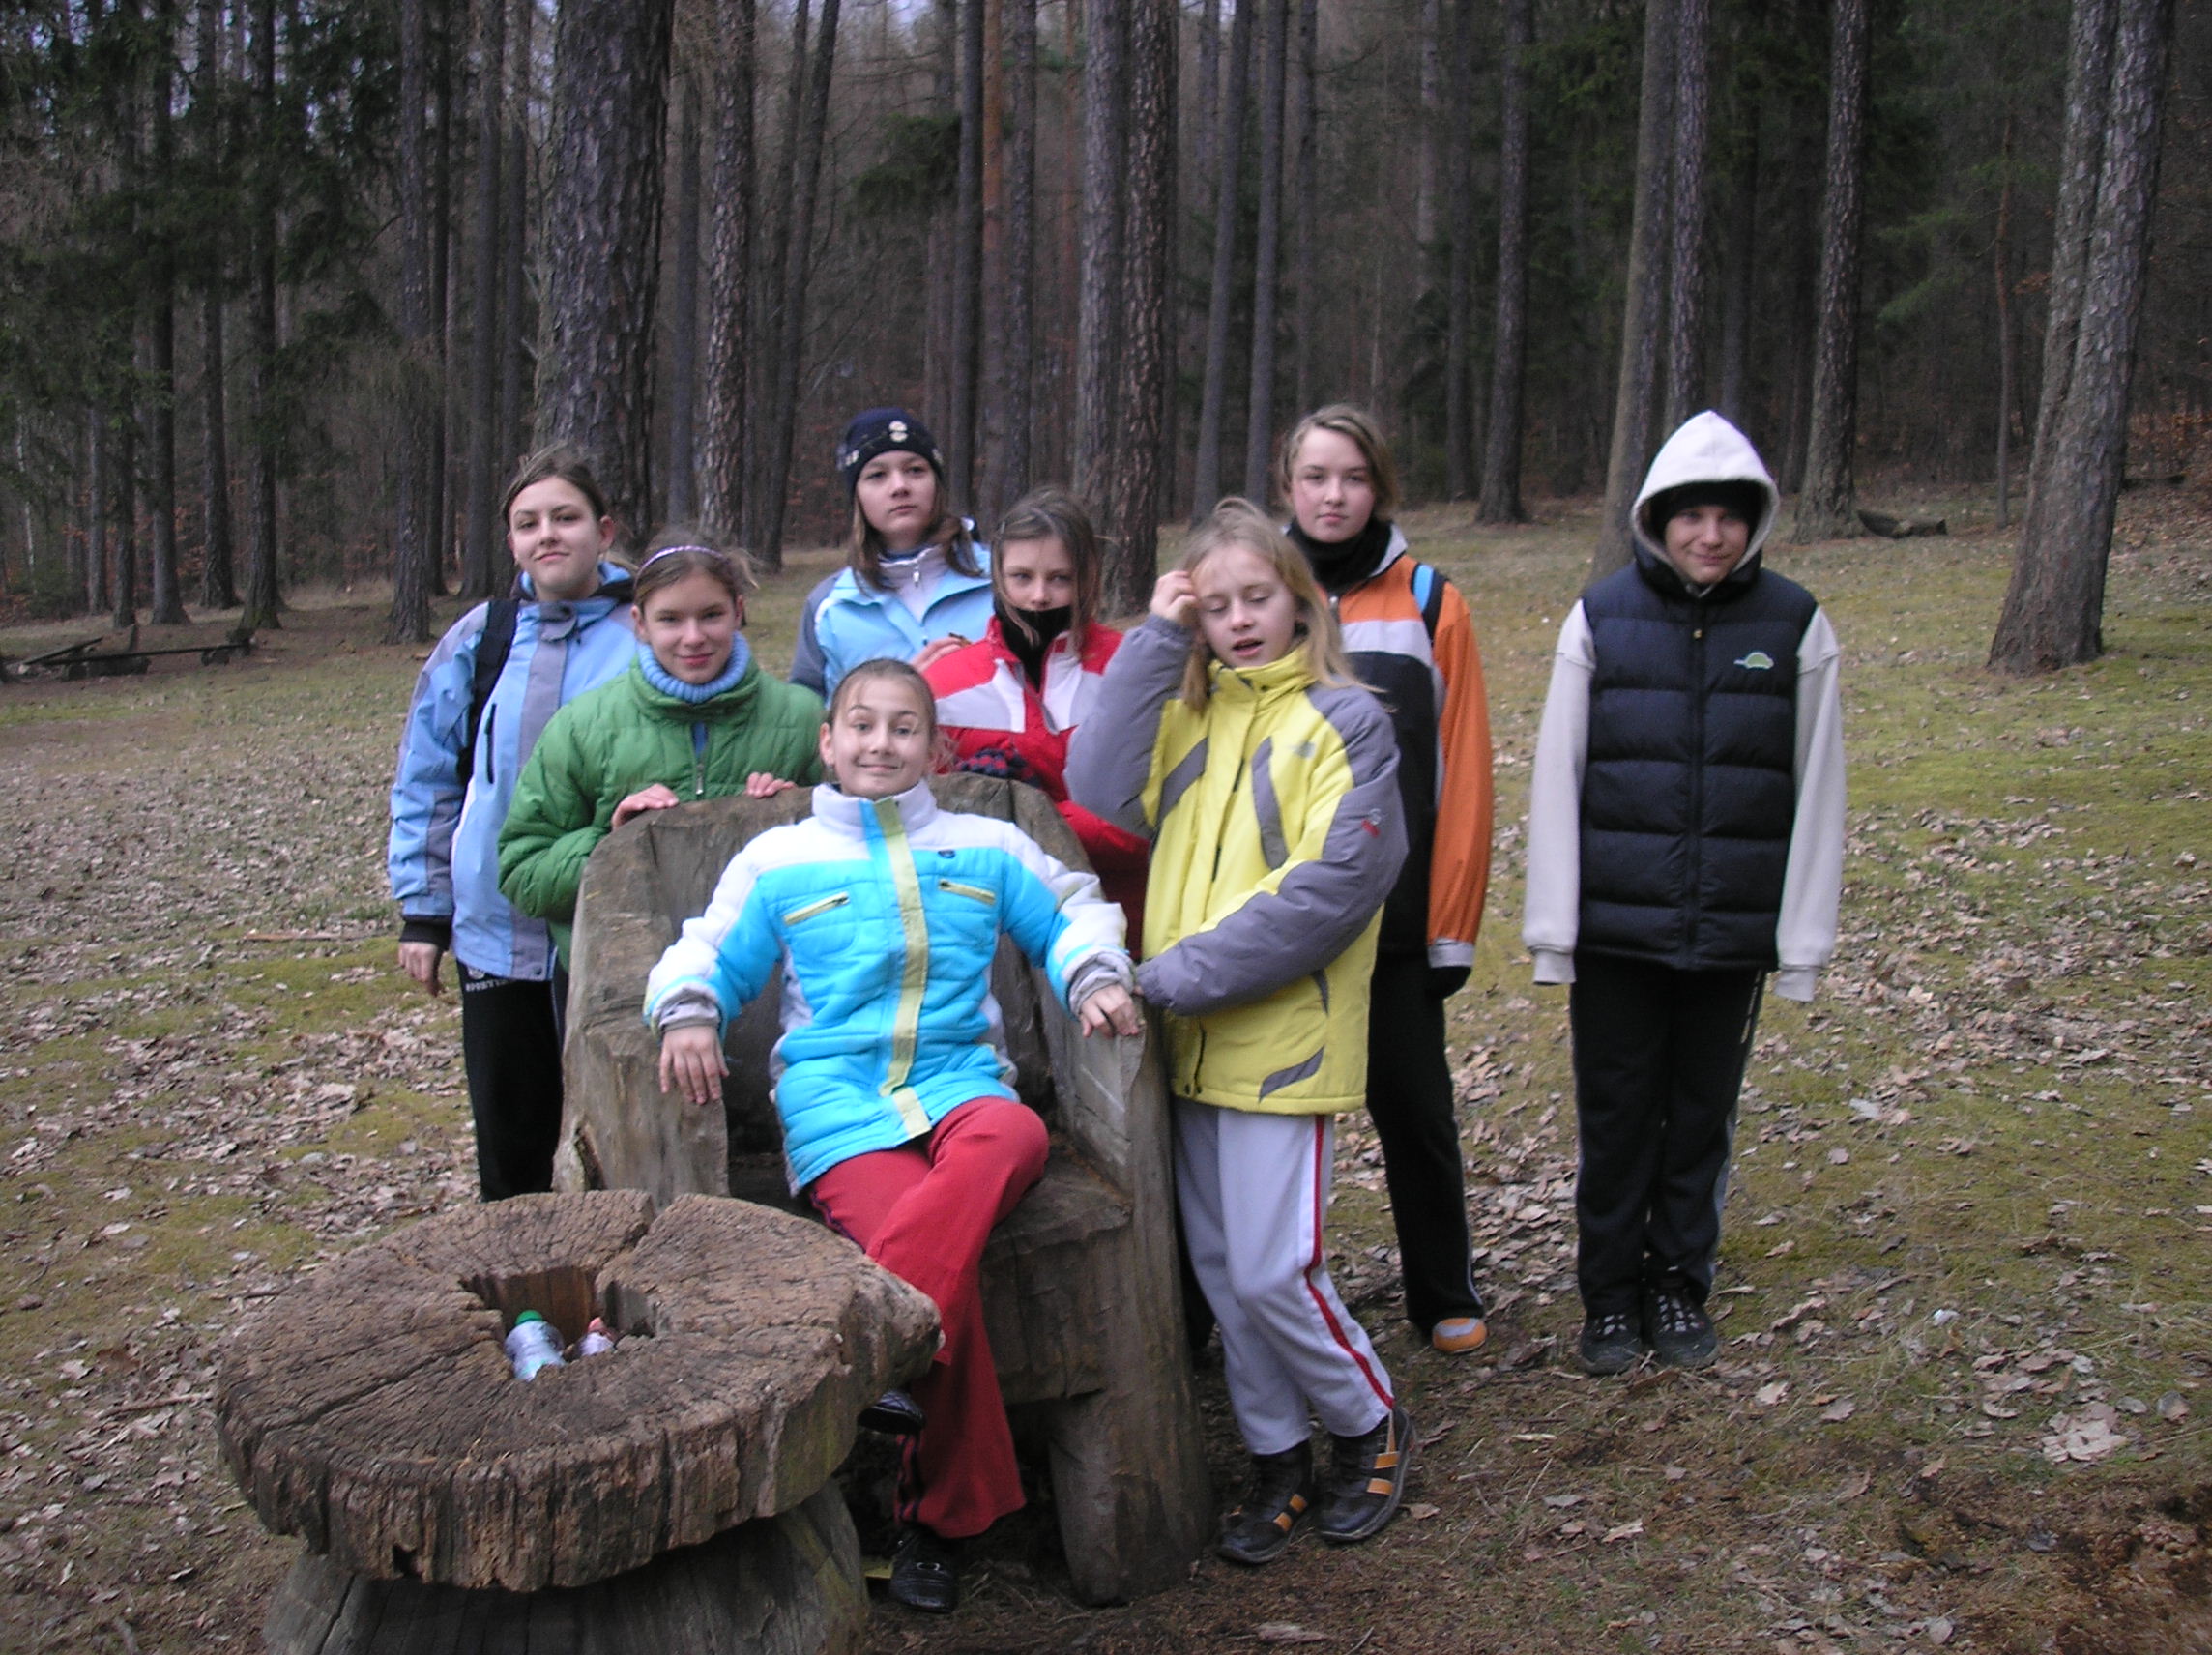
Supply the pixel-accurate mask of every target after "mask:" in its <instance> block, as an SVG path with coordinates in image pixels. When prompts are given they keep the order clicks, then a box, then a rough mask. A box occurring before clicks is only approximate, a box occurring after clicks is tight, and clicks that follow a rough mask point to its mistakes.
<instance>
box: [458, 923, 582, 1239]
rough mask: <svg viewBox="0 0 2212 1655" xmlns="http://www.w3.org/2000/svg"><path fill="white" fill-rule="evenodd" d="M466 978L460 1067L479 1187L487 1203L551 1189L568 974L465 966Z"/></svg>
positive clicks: (462, 971)
mask: <svg viewBox="0 0 2212 1655" xmlns="http://www.w3.org/2000/svg"><path fill="white" fill-rule="evenodd" d="M455 964H456V965H458V964H459V962H458V961H456V962H455ZM460 976H461V1064H462V1067H463V1068H464V1069H465V1070H466V1071H467V1073H468V1079H469V1113H470V1114H471V1115H472V1116H474V1117H475V1118H476V1123H477V1183H478V1185H479V1186H480V1189H481V1191H482V1194H483V1199H484V1200H486V1201H504V1200H506V1199H507V1198H508V1197H509V1196H510V1195H532V1194H536V1193H538V1192H539V1191H543V1190H549V1189H551V1188H552V1187H553V1147H554V1145H555V1144H556V1143H557V1142H558V1141H559V1139H560V1136H561V1030H560V1022H561V1020H560V1017H559V1002H560V1001H561V1000H563V999H566V998H567V995H568V973H565V972H556V973H554V976H553V980H552V981H551V982H550V983H546V982H538V981H535V980H532V979H530V978H527V977H495V976H490V975H487V974H486V973H482V972H480V971H474V970H472V969H471V968H469V967H467V966H461V967H460Z"/></svg>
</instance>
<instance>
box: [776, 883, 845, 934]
mask: <svg viewBox="0 0 2212 1655" xmlns="http://www.w3.org/2000/svg"><path fill="white" fill-rule="evenodd" d="M852 900H853V897H852V893H851V892H849V891H842V890H841V891H839V892H837V893H836V894H835V895H834V896H825V897H822V898H820V899H819V900H817V901H814V902H809V903H807V904H805V905H804V906H803V907H800V908H795V909H793V910H792V911H791V912H790V913H789V914H786V915H781V916H780V917H781V918H782V920H783V922H784V923H785V924H786V925H799V924H803V923H804V922H805V921H807V920H809V919H812V918H813V917H814V916H815V915H818V914H827V913H829V911H830V910H831V909H832V908H842V907H844V906H845V904H847V903H848V902H850V901H852Z"/></svg>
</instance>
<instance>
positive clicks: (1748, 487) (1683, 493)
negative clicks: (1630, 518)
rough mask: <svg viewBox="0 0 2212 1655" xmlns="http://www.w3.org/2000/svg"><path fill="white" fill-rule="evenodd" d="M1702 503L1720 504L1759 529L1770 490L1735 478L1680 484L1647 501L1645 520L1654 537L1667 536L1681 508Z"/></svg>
mask: <svg viewBox="0 0 2212 1655" xmlns="http://www.w3.org/2000/svg"><path fill="white" fill-rule="evenodd" d="M1700 506H1718V507H1720V508H1722V509H1723V510H1725V511H1727V512H1728V513H1729V514H1730V515H1731V516H1732V517H1740V518H1741V519H1743V521H1744V522H1746V523H1748V524H1750V525H1751V527H1752V528H1754V529H1757V528H1758V527H1759V519H1760V514H1761V512H1763V511H1764V510H1765V509H1766V490H1765V489H1763V488H1761V487H1760V486H1759V484H1758V483H1756V482H1750V481H1745V480H1742V479H1716V480H1713V481H1710V482H1684V483H1677V484H1676V485H1675V486H1674V487H1673V488H1663V489H1661V490H1660V491H1659V492H1658V493H1657V494H1654V495H1653V496H1652V497H1651V498H1650V499H1649V500H1647V501H1645V502H1644V521H1645V522H1646V523H1648V524H1650V526H1651V534H1652V537H1653V538H1655V539H1665V538H1666V535H1667V524H1668V522H1669V521H1670V520H1671V519H1672V518H1673V517H1674V514H1675V513H1676V512H1677V511H1688V510H1692V509H1694V508H1697V507H1700Z"/></svg>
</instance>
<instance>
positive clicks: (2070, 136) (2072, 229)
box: [2027, 0, 2120, 517]
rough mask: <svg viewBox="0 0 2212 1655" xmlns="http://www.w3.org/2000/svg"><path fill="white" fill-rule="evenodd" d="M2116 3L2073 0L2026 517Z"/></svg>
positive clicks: (2073, 309)
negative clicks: (2040, 386) (2040, 383)
mask: <svg viewBox="0 0 2212 1655" xmlns="http://www.w3.org/2000/svg"><path fill="white" fill-rule="evenodd" d="M2119 15H2120V0H2074V13H2073V22H2072V26H2071V28H2070V30H2069V41H2068V52H2067V69H2066V135H2065V139H2064V147H2063V148H2062V149H2061V150H2060V152H2059V171H2058V207H2057V216H2056V222H2055V223H2054V224H2053V225H2052V236H2051V283H2050V287H2049V289H2048V291H2049V295H2050V296H2049V298H2048V299H2047V300H2046V302H2045V325H2044V332H2045V338H2044V346H2043V394H2042V396H2041V398H2040V399H2039V400H2038V402H2037V404H2036V410H2035V445H2034V448H2033V449H2032V450H2030V452H2029V454H2028V462H2027V476H2028V500H2027V510H2028V515H2029V516H2030V517H2032V516H2034V514H2035V493H2034V490H2035V479H2037V478H2039V477H2041V476H2042V475H2043V450H2044V446H2045V444H2046V442H2047V441H2048V440H2049V437H2050V433H2051V427H2052V421H2055V420H2056V419H2057V417H2058V411H2059V409H2060V407H2061V406H2062V405H2063V404H2064V402H2065V400H2066V392H2067V387H2068V386H2069V384H2070V383H2071V379H2072V375H2073V372H2074V337H2075V333H2076V331H2077V329H2079V327H2080V326H2081V283H2082V277H2083V273H2084V272H2085V270H2086V269H2087V266H2088V260H2089V237H2090V231H2091V226H2092V224H2093V223H2094V220H2095V217H2096V210H2097V199H2096V191H2097V180H2098V177H2099V175H2100V173H2101V172H2102V170H2103V167H2104V164H2105V127H2106V117H2107V109H2108V105H2109V102H2110V96H2111V76H2112V36H2113V31H2114V29H2115V28H2116V26H2117V24H2118V20H2119Z"/></svg>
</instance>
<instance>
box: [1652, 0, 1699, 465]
mask: <svg viewBox="0 0 2212 1655" xmlns="http://www.w3.org/2000/svg"><path fill="white" fill-rule="evenodd" d="M1675 5H1676V10H1675V14H1674V157H1673V160H1674V181H1673V184H1672V185H1671V187H1670V189H1669V191H1668V193H1669V201H1668V210H1669V218H1671V220H1672V222H1671V223H1670V225H1669V229H1670V232H1671V234H1670V244H1671V245H1670V247H1669V252H1668V259H1667V311H1668V313H1667V395H1666V400H1665V404H1664V406H1665V409H1666V412H1665V413H1664V414H1663V415H1662V416H1661V417H1660V421H1659V428H1660V430H1662V431H1673V430H1674V428H1675V427H1676V426H1678V425H1679V424H1681V423H1682V421H1685V420H1687V419H1688V418H1689V417H1690V416H1691V415H1693V414H1695V413H1697V412H1699V410H1700V409H1702V408H1703V406H1704V402H1703V397H1704V389H1705V385H1704V365H1705V363H1704V356H1705V316H1704V291H1705V269H1704V262H1705V261H1704V248H1705V110H1706V105H1707V102H1708V100H1709V96H1710V92H1709V88H1710V81H1711V74H1710V69H1709V63H1708V56H1707V51H1706V36H1707V33H1708V25H1709V20H1710V16H1711V5H1710V0H1675Z"/></svg>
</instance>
